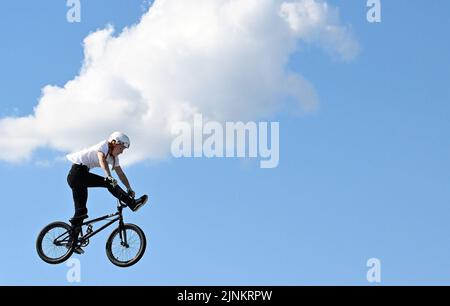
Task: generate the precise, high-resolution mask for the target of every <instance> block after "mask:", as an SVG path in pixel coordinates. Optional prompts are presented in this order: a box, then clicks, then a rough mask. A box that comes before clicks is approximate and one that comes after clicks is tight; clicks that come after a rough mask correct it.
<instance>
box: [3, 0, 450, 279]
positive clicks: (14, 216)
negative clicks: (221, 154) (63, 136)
mask: <svg viewBox="0 0 450 306" xmlns="http://www.w3.org/2000/svg"><path fill="white" fill-rule="evenodd" d="M63 2H64V1H61V3H59V4H57V3H55V2H54V1H41V2H39V3H38V2H36V1H28V2H17V1H2V2H1V4H0V33H1V37H2V42H1V45H0V58H1V60H2V69H1V70H0V81H1V84H2V85H1V89H2V90H0V101H1V103H0V115H1V118H3V117H7V116H26V115H29V114H32V112H33V108H34V107H35V106H36V105H37V102H38V99H39V97H40V95H41V92H40V91H41V88H42V87H43V86H45V85H46V84H55V85H59V86H63V85H64V84H65V83H66V82H67V81H68V80H70V79H72V78H73V77H74V75H76V74H77V73H78V71H79V69H80V66H81V62H82V60H83V49H82V41H83V39H84V38H85V37H86V36H87V35H88V34H89V33H90V32H92V31H95V30H96V29H98V28H103V27H105V25H107V24H113V25H114V26H115V28H116V29H121V28H123V27H124V26H127V25H131V24H133V23H136V22H138V20H139V18H140V16H141V15H142V14H143V12H144V11H143V9H142V1H141V0H132V1H127V2H126V4H124V2H123V1H118V0H109V1H106V0H98V1H82V14H83V15H82V22H81V23H79V24H70V23H68V22H67V21H66V19H65V14H66V11H67V8H66V6H65V5H64V3H63ZM365 2H366V1H362V0H358V1H344V2H343V1H329V3H331V4H333V5H336V6H337V7H339V10H340V15H341V20H342V22H343V23H345V24H347V23H349V24H351V25H352V28H353V33H354V35H355V37H356V39H357V40H358V42H359V44H360V46H361V50H362V51H361V53H360V55H359V56H358V57H356V58H355V59H353V60H352V61H350V62H349V63H343V62H340V61H336V60H334V59H333V58H330V57H329V56H327V54H326V53H325V52H323V51H322V50H320V49H319V48H316V47H314V46H309V45H308V46H303V47H302V50H301V51H300V52H298V53H297V54H295V55H293V56H292V57H291V58H290V60H289V66H288V68H289V69H290V70H292V71H297V70H298V71H300V72H301V73H302V75H303V76H304V77H305V78H306V79H308V80H309V81H310V82H311V83H312V84H313V85H314V87H315V89H316V91H317V93H318V96H319V98H320V106H319V108H318V109H317V110H316V111H315V112H313V113H307V114H302V115H295V114H291V113H290V112H289V111H288V110H287V109H283V110H281V111H280V112H278V113H277V114H275V115H273V116H272V117H271V118H268V119H270V120H275V121H279V122H280V164H279V167H278V168H275V169H260V168H259V166H258V165H259V162H258V161H256V160H238V159H173V158H166V159H163V160H158V161H146V162H142V163H139V164H135V165H133V166H130V167H129V168H127V169H126V170H127V171H126V172H127V174H128V176H129V178H130V180H131V182H132V184H133V186H134V188H135V190H136V191H137V192H138V193H143V192H146V193H148V194H149V196H150V204H149V205H148V206H147V207H145V208H143V209H142V210H141V211H139V212H138V213H137V214H133V213H131V212H127V214H126V220H127V221H129V222H131V223H136V224H138V225H139V226H140V227H142V228H143V229H144V231H145V232H146V234H147V237H148V243H149V244H148V248H147V252H146V254H145V256H144V257H143V259H142V260H141V262H139V264H137V265H136V266H134V267H131V268H129V269H126V270H124V269H119V268H116V267H115V266H113V265H112V264H111V263H110V262H109V261H108V260H107V258H106V254H105V251H104V244H105V242H106V239H107V235H108V234H109V230H107V231H105V232H104V233H102V234H100V235H99V236H97V237H95V238H96V239H94V240H93V241H92V242H91V245H90V246H89V247H88V248H87V250H86V254H85V255H83V256H81V257H77V258H79V259H80V260H81V265H82V266H81V269H82V270H81V272H82V282H81V284H83V285H91V284H95V285H100V284H105V285H109V284H130V285H303V284H319V285H325V284H326V285H330V284H338V285H344V284H357V285H368V284H369V283H368V282H367V280H366V272H367V270H368V268H367V267H366V261H367V260H368V259H369V258H373V257H375V258H378V259H380V261H381V265H382V266H381V270H382V283H381V284H383V285H392V284H394V285H400V284H427V285H428V284H446V285H448V284H450V261H449V258H450V239H449V238H448V237H449V235H448V234H449V233H450V222H449V217H450V207H449V203H450V188H449V187H448V186H449V184H450V171H449V169H450V158H449V157H450V143H449V140H448V135H449V131H450V122H449V120H448V119H449V118H450V105H449V101H450V87H449V84H450V58H449V54H450V41H449V40H448V38H447V37H448V29H450V21H449V19H448V16H447V12H448V11H450V4H449V3H448V1H444V0H438V1H431V2H430V1H419V0H417V1H406V0H398V1H382V4H383V9H382V14H383V15H382V22H381V23H379V24H370V23H368V22H367V21H366V10H367V8H366V6H365ZM59 155H61V154H60V152H55V151H52V150H46V149H41V150H38V151H36V152H35V153H34V154H33V157H32V159H31V160H30V161H27V162H21V163H16V164H11V163H7V162H0V172H1V177H0V180H1V183H2V184H1V185H2V190H3V192H2V193H3V198H2V203H3V204H2V208H3V215H4V218H3V220H2V225H1V229H2V232H3V233H6V234H10V235H11V236H7V238H9V239H6V242H7V243H6V244H5V245H4V247H3V248H2V250H3V251H2V252H1V255H0V262H1V264H0V284H2V285H11V284H27V285H30V284H35V285H47V284H59V285H68V284H69V283H68V282H67V281H66V273H67V271H68V267H67V266H65V265H64V264H62V265H59V266H49V265H47V264H45V263H43V262H42V261H40V259H39V258H38V256H37V254H36V252H35V246H34V243H35V239H36V236H37V234H38V232H39V230H40V229H41V228H42V227H43V226H44V225H46V224H47V223H49V222H51V221H54V220H67V219H68V218H69V217H70V216H71V214H72V213H73V206H72V205H73V204H72V199H71V192H70V189H69V188H68V186H67V183H66V175H67V172H68V170H69V167H70V165H69V163H68V162H67V163H64V162H58V163H54V164H50V165H47V166H46V165H39V163H38V161H39V160H42V159H47V158H51V157H54V156H59ZM114 205H115V202H114V199H112V198H111V197H110V195H109V194H108V193H107V192H105V191H102V190H95V191H91V192H90V198H89V205H88V206H89V214H90V215H91V216H96V215H102V214H106V213H109V212H112V211H113V209H114V207H115V206H114Z"/></svg>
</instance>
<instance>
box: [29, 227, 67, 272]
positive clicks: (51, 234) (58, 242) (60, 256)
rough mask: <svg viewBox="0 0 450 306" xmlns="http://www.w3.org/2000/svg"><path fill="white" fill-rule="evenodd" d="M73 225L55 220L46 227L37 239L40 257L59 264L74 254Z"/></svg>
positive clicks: (50, 262)
mask: <svg viewBox="0 0 450 306" xmlns="http://www.w3.org/2000/svg"><path fill="white" fill-rule="evenodd" d="M71 233H72V227H71V226H70V225H68V224H67V223H64V222H54V223H51V224H49V225H47V226H46V227H44V228H43V229H42V230H41V232H40V233H39V235H38V238H37V240H36V250H37V253H38V255H39V257H40V258H41V259H42V260H43V261H45V262H46V263H49V264H59V263H62V262H64V261H66V260H67V259H69V257H70V256H72V253H73V247H72V244H71V241H70V238H71Z"/></svg>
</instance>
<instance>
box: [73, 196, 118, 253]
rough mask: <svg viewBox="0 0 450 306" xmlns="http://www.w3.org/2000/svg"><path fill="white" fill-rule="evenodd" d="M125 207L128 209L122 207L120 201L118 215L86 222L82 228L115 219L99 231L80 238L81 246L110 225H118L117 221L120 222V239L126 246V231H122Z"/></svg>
mask: <svg viewBox="0 0 450 306" xmlns="http://www.w3.org/2000/svg"><path fill="white" fill-rule="evenodd" d="M124 207H126V206H124V205H122V203H121V202H120V201H118V204H117V212H116V213H114V214H109V215H105V216H103V217H100V218H96V219H93V220H88V221H86V222H84V223H83V224H81V226H89V225H91V224H94V223H97V222H101V221H103V220H106V219H109V218H114V219H112V220H110V221H109V222H108V223H106V224H105V225H103V226H102V227H100V228H99V229H97V230H95V231H92V232H90V233H87V234H85V235H82V236H80V237H79V238H78V241H79V242H80V243H81V244H83V243H84V242H85V241H86V240H88V239H89V238H91V237H93V236H95V235H97V234H98V233H100V232H101V231H103V230H104V229H105V228H107V227H109V226H110V225H112V224H114V223H116V222H117V221H119V235H120V238H121V240H122V243H124V244H125V245H126V244H127V236H126V231H122V229H123V228H124V222H123V215H122V210H123V208H124Z"/></svg>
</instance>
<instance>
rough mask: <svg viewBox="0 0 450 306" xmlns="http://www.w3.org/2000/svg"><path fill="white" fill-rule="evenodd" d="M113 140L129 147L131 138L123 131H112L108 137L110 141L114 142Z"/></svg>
mask: <svg viewBox="0 0 450 306" xmlns="http://www.w3.org/2000/svg"><path fill="white" fill-rule="evenodd" d="M113 140H114V141H115V142H116V143H118V144H122V145H124V146H125V148H127V149H128V148H129V147H130V138H128V136H127V135H125V134H124V133H122V132H114V133H112V134H111V136H109V138H108V142H112V141H113Z"/></svg>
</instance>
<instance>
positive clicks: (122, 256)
mask: <svg viewBox="0 0 450 306" xmlns="http://www.w3.org/2000/svg"><path fill="white" fill-rule="evenodd" d="M146 247H147V241H146V238H145V234H144V232H143V231H142V230H141V229H140V228H139V227H138V226H137V225H134V224H125V225H124V226H123V228H120V227H118V228H116V229H115V230H114V231H113V232H112V233H111V235H110V236H109V238H108V241H107V242H106V255H107V256H108V259H109V260H110V261H111V262H112V263H113V264H114V265H116V266H118V267H122V268H125V267H129V266H132V265H134V264H136V263H137V262H138V261H139V260H140V259H141V258H142V256H143V255H144V252H145V249H146Z"/></svg>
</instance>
